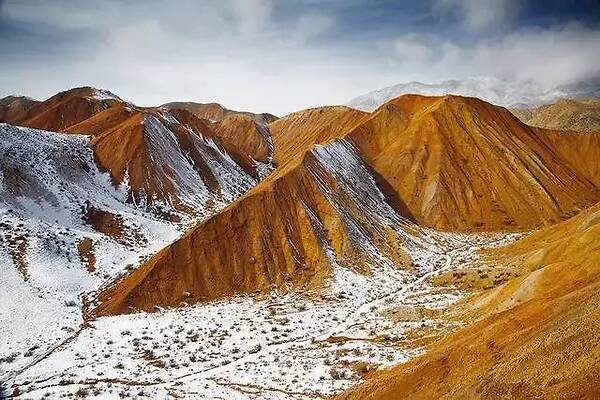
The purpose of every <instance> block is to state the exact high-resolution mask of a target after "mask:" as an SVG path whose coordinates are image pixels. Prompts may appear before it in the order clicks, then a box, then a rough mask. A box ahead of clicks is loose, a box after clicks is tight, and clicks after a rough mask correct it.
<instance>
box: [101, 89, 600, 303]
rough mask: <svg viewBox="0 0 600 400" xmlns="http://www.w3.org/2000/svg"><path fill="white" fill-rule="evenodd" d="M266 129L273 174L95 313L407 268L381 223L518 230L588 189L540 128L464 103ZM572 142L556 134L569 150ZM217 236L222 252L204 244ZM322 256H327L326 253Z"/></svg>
mask: <svg viewBox="0 0 600 400" xmlns="http://www.w3.org/2000/svg"><path fill="white" fill-rule="evenodd" d="M474 113H477V114H474ZM270 129H271V132H272V135H273V143H274V147H275V158H274V160H275V163H276V164H279V167H278V169H276V170H275V172H273V173H272V174H271V175H270V176H269V177H268V178H267V179H266V180H265V181H263V182H262V183H260V184H259V185H257V186H256V187H254V188H253V189H252V190H251V191H249V192H248V193H247V194H246V195H245V196H244V197H243V198H241V199H240V200H238V201H236V202H235V203H234V204H232V205H230V206H229V207H228V208H227V209H225V210H224V211H223V212H222V213H220V214H218V215H216V216H214V217H212V218H211V219H210V220H208V221H206V222H204V223H202V224H200V225H198V226H196V227H195V228H194V229H192V230H191V231H190V232H188V234H187V235H186V236H185V237H184V238H183V239H181V240H180V241H178V242H175V243H174V244H173V245H171V246H169V247H167V248H166V249H164V250H163V251H161V252H160V253H159V254H158V255H156V256H155V257H154V258H152V259H151V260H150V261H148V262H147V263H145V264H143V265H142V266H141V267H140V269H139V270H138V271H136V272H135V273H133V274H131V275H129V276H128V277H127V278H125V279H124V280H122V281H121V282H119V283H116V284H115V285H114V286H113V287H112V288H110V289H109V290H108V291H107V292H105V293H104V294H102V296H101V299H102V300H103V304H102V306H101V308H100V309H99V313H101V314H113V313H120V312H128V311H131V310H136V309H144V310H151V309H153V307H154V306H155V305H161V306H175V305H178V304H181V303H182V302H194V301H200V300H204V299H211V298H218V297H222V296H227V295H231V294H235V293H251V292H254V291H256V290H261V291H263V290H269V289H270V288H271V287H272V285H276V286H280V287H281V286H282V285H284V283H285V282H290V284H292V285H296V286H297V285H300V286H305V287H314V284H321V283H322V279H321V278H322V277H324V276H326V275H327V274H328V273H329V271H330V269H331V265H332V264H333V263H334V261H335V262H338V263H339V262H340V260H342V262H341V263H345V264H346V265H349V266H353V267H355V268H357V269H366V268H367V267H365V265H366V264H367V263H365V261H364V260H365V259H369V258H370V259H371V260H372V259H375V258H376V257H377V255H384V256H386V257H387V258H388V259H390V260H396V261H398V262H399V264H400V265H402V264H406V263H408V262H410V260H407V258H406V257H405V255H404V254H403V250H402V249H401V248H402V240H398V238H397V237H396V236H395V235H396V233H397V230H394V229H390V227H393V226H397V224H396V225H395V224H394V221H390V220H397V219H403V220H407V219H411V220H416V221H417V222H420V223H422V224H425V225H431V226H434V227H437V228H443V229H463V230H466V229H505V228H506V227H509V228H521V229H522V228H526V227H529V226H535V225H539V224H543V223H549V222H552V221H554V220H559V219H560V218H564V217H565V216H566V215H569V214H571V213H575V212H577V211H578V210H579V209H580V207H581V208H583V207H585V206H586V205H587V204H589V203H591V202H592V201H594V200H597V199H598V198H599V193H598V189H597V188H596V187H595V186H594V185H593V183H591V182H590V181H589V180H587V179H586V178H585V177H584V176H582V174H580V173H578V172H577V171H576V170H575V169H574V168H570V167H569V164H568V163H567V162H566V161H565V160H564V159H562V158H560V157H559V156H558V155H557V154H556V153H555V152H554V151H553V149H552V148H551V147H550V145H549V144H547V143H548V141H547V140H546V138H545V137H544V136H543V132H541V133H540V132H539V131H536V130H532V129H530V128H528V127H527V126H525V125H523V124H522V123H520V122H519V121H517V120H516V119H515V118H514V117H513V116H512V115H511V114H510V113H509V112H508V111H507V110H505V109H503V108H498V107H494V106H491V105H489V104H487V103H484V102H481V101H479V100H476V99H468V98H456V97H442V98H426V97H422V96H404V97H402V98H399V99H396V100H394V101H392V102H390V103H388V104H387V105H386V106H384V107H383V108H381V109H379V110H378V111H377V112H375V113H374V114H372V115H368V114H365V113H362V112H359V111H355V110H352V109H348V108H345V107H325V108H321V109H311V110H306V111H304V112H300V113H294V114H290V115H289V116H287V117H284V118H282V119H280V120H278V121H276V122H274V123H272V124H271V125H270ZM577 137H578V136H576V135H575V136H573V135H569V134H566V135H565V136H564V138H565V140H566V141H568V142H569V143H573V145H574V144H576V143H577V140H576V138H577ZM573 138H575V139H573ZM315 142H316V143H324V144H323V145H317V146H315V145H314V143H315ZM370 164H371V165H370ZM401 177H403V179H401ZM495 181H497V183H496V184H495V185H490V182H495ZM404 199H407V201H406V202H405V201H404ZM424 199H426V200H427V201H428V202H425V204H426V205H427V206H428V207H429V208H428V209H426V210H424V209H423V207H422V205H423V203H424ZM430 203H431V204H433V206H432V205H430ZM488 203H489V204H488ZM377 210H380V212H379V213H378V212H377ZM383 210H385V211H383ZM425 211H426V212H425ZM487 213H491V216H488V214H487ZM386 215H387V217H386ZM509 217H510V219H508V218H509ZM386 218H388V219H389V220H386ZM382 221H384V222H382ZM222 238H226V242H227V243H229V245H228V246H227V247H225V246H218V245H215V243H219V242H220V240H222ZM361 249H362V250H365V249H366V250H367V251H366V252H365V251H362V250H361ZM328 251H329V252H330V255H331V254H332V255H333V256H334V259H332V258H327V257H325V255H326V254H327V252H328ZM332 260H334V261H332ZM314 277H318V278H314ZM167 278H168V279H167Z"/></svg>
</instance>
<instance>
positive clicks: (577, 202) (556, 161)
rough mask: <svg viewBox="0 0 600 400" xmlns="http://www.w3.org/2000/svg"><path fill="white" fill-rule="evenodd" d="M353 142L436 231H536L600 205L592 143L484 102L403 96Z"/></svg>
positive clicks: (359, 129)
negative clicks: (536, 126)
mask: <svg viewBox="0 0 600 400" xmlns="http://www.w3.org/2000/svg"><path fill="white" fill-rule="evenodd" d="M348 137H349V138H350V139H351V140H352V141H353V143H355V145H356V147H357V148H358V149H359V152H360V154H361V155H362V156H363V157H364V159H365V161H366V162H367V163H368V164H369V165H371V166H372V167H373V169H374V170H375V171H376V172H377V174H379V175H380V176H382V177H383V178H384V180H385V181H386V182H387V183H388V184H389V185H390V187H391V189H393V191H394V192H395V193H396V195H397V196H398V197H400V198H401V199H403V200H404V201H405V203H406V204H407V206H408V208H409V209H410V211H411V213H412V214H413V215H414V217H415V219H416V221H417V222H418V223H419V224H422V225H425V226H430V227H434V228H437V229H443V230H499V229H519V228H520V229H524V228H532V227H535V226H537V225H539V224H544V223H545V224H547V223H552V222H557V221H559V220H561V219H564V218H565V217H568V216H569V215H572V214H573V213H576V212H577V211H578V210H581V209H583V208H585V207H587V206H589V205H590V204H593V202H594V201H595V199H597V198H598V197H597V196H598V186H596V185H595V184H594V183H593V182H592V181H591V179H592V178H591V175H592V173H591V172H590V171H592V170H593V169H595V168H597V163H596V162H595V159H594V157H595V155H596V151H597V150H596V149H595V148H593V147H592V148H585V147H584V146H583V145H584V144H586V143H587V140H588V139H587V138H586V137H584V136H581V135H577V134H560V136H557V134H556V133H553V132H551V131H546V130H539V129H532V128H530V127H528V126H526V125H524V124H522V123H521V122H520V121H519V120H518V119H516V118H515V117H514V116H513V115H512V114H511V113H510V112H508V111H507V110H506V109H504V108H501V107H495V106H492V105H490V104H488V103H485V102H483V101H481V100H478V99H475V98H467V97H459V96H444V97H423V96H415V95H407V96H401V97H399V98H397V99H395V100H392V101H390V102H388V103H386V104H385V105H384V106H382V107H380V108H379V109H378V110H376V111H375V112H373V113H372V114H371V117H370V118H369V120H368V121H366V122H365V123H364V124H362V125H361V126H359V127H357V128H356V129H355V130H354V131H353V132H350V133H349V134H348ZM558 147H561V148H562V150H561V151H560V152H559V150H558ZM532 183H534V184H533V185H532Z"/></svg>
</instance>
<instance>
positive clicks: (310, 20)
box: [293, 13, 335, 43]
mask: <svg viewBox="0 0 600 400" xmlns="http://www.w3.org/2000/svg"><path fill="white" fill-rule="evenodd" d="M334 24H335V20H334V18H333V17H331V16H329V15H324V14H316V13H307V14H304V15H301V16H300V18H299V19H298V23H297V25H296V30H295V32H294V34H293V39H294V40H295V41H296V42H298V43H305V42H307V41H309V40H312V39H314V38H316V37H318V36H319V35H321V34H323V33H324V32H327V31H328V30H329V29H330V28H332V27H333V26H334Z"/></svg>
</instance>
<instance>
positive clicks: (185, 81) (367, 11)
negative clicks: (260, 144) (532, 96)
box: [0, 0, 600, 114]
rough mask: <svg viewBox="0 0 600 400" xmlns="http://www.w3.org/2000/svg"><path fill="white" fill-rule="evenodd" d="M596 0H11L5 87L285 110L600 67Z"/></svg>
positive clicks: (1, 46)
mask: <svg viewBox="0 0 600 400" xmlns="http://www.w3.org/2000/svg"><path fill="white" fill-rule="evenodd" d="M599 10H600V7H599V4H598V1H591V0H583V1H558V0H552V1H544V2H542V1H526V2H523V1H516V0H427V1H421V2H418V1H414V2H408V1H407V2H405V1H393V0H379V1H375V0H322V1H317V0H288V1H274V0H221V1H216V0H215V1H193V0H180V1H175V0H166V1H162V0H161V1H158V0H147V1H131V0H127V1H126V0H105V1H100V2H99V1H83V0H82V1H77V2H74V1H69V0H54V1H41V0H19V1H13V0H11V1H8V0H5V1H2V0H0V54H2V57H1V58H0V67H1V68H2V74H1V75H0V95H4V94H10V93H25V94H30V95H32V96H36V97H45V96H47V95H50V94H52V93H53V92H56V91H59V90H62V89H65V88H67V87H70V86H76V85H95V86H100V87H105V88H108V89H111V90H114V91H115V92H117V93H119V94H120V95H122V96H123V97H126V98H129V99H130V100H132V101H135V102H138V103H141V104H158V103H161V102H165V101H168V100H174V99H183V100H185V99H190V100H197V101H213V100H214V101H220V102H223V103H225V104H226V105H228V106H230V107H238V108H245V109H251V110H255V111H271V112H276V113H280V114H283V113H285V112H288V111H292V110H295V109H298V108H303V107H308V106H314V105H319V104H326V103H339V102H344V101H346V100H348V99H349V98H351V97H354V96H355V95H358V94H361V93H362V92H366V91H370V90H372V89H374V88H377V87H381V86H385V85H389V84H394V83H398V82H404V81H409V80H421V81H426V82H432V81H438V80H442V79H449V78H461V77H465V76H472V75H488V76H496V77H499V78H506V79H516V80H531V81H535V82H537V83H539V84H542V85H546V86H551V85H558V84H565V83H572V82H576V81H578V80H581V79H588V78H590V77H593V76H596V75H598V74H599V72H600V70H599V68H600V67H599V66H600V56H599V55H598V54H600V30H599V21H598V19H599V18H600V17H599V15H600V12H599Z"/></svg>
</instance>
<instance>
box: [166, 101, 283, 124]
mask: <svg viewBox="0 0 600 400" xmlns="http://www.w3.org/2000/svg"><path fill="white" fill-rule="evenodd" d="M161 107H164V108H167V109H169V110H173V109H180V110H186V111H189V112H191V113H192V114H194V115H195V116H197V117H198V118H202V119H207V120H209V121H212V122H219V121H222V120H223V119H224V118H225V117H227V116H231V115H237V116H245V117H249V118H251V119H253V120H255V121H256V122H257V123H266V124H269V123H271V122H273V121H275V120H277V117H276V116H275V115H273V114H269V113H262V114H254V113H250V112H246V111H234V110H230V109H228V108H226V107H223V106H222V105H221V104H219V103H194V102H191V101H187V102H186V101H174V102H171V103H165V104H163V105H162V106H161Z"/></svg>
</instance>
